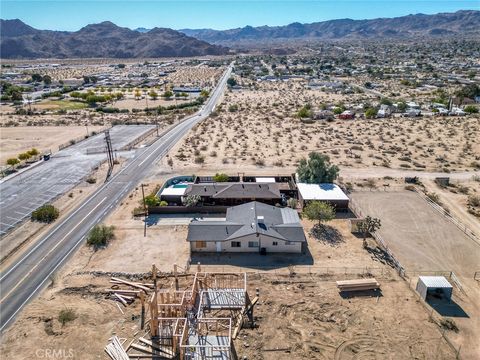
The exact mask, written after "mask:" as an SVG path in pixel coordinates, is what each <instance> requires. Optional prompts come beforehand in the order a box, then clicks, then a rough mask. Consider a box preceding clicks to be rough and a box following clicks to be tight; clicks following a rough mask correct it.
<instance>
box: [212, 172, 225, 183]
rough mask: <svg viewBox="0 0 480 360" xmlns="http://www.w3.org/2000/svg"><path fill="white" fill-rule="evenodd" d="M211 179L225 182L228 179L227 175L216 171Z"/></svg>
mask: <svg viewBox="0 0 480 360" xmlns="http://www.w3.org/2000/svg"><path fill="white" fill-rule="evenodd" d="M213 181H215V182H227V181H228V175H227V174H224V173H216V174H215V176H214V177H213Z"/></svg>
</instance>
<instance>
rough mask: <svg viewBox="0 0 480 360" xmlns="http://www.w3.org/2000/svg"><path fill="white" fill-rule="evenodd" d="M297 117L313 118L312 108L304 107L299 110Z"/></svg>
mask: <svg viewBox="0 0 480 360" xmlns="http://www.w3.org/2000/svg"><path fill="white" fill-rule="evenodd" d="M297 116H298V117H299V118H311V117H312V116H313V114H312V110H311V107H310V106H309V105H304V106H302V107H301V108H300V110H298V112H297Z"/></svg>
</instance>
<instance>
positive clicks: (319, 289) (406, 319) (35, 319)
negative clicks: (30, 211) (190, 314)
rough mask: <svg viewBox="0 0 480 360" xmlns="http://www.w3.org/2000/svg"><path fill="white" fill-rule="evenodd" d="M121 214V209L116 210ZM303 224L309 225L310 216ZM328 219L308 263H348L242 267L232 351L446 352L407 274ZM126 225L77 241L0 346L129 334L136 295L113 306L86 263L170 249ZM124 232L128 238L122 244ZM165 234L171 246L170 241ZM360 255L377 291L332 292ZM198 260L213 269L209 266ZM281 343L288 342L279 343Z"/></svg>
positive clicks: (98, 354) (329, 354)
mask: <svg viewBox="0 0 480 360" xmlns="http://www.w3.org/2000/svg"><path fill="white" fill-rule="evenodd" d="M132 201H133V199H132ZM116 218H117V219H119V220H120V218H121V216H120V215H119V214H117V213H115V214H113V215H112V216H111V217H110V218H109V221H111V220H113V219H116ZM127 218H128V216H127V215H124V219H125V220H128V219H127ZM306 226H307V230H308V227H309V226H310V225H309V223H306ZM331 226H332V228H333V229H336V230H337V231H338V233H339V235H338V238H339V239H340V240H339V241H338V242H332V241H330V242H327V241H325V240H324V239H323V240H315V239H313V238H312V237H309V240H308V241H309V246H310V247H311V256H312V257H313V258H314V263H315V264H320V265H325V266H330V265H332V266H333V265H336V266H343V267H346V268H347V269H348V270H342V271H340V272H332V271H330V272H329V273H327V272H326V271H325V268H320V267H319V268H315V269H314V273H315V271H317V272H318V274H313V275H302V274H301V273H300V272H299V273H297V274H296V275H294V276H293V277H291V276H288V275H286V274H285V272H286V273H287V274H288V270H287V269H285V268H283V270H286V271H283V275H282V274H280V273H278V272H275V271H274V272H268V273H264V272H262V273H261V274H250V275H249V276H248V280H247V281H248V290H249V292H250V293H251V294H252V296H253V294H254V293H255V289H256V288H258V289H259V290H260V301H259V303H258V305H257V307H256V310H255V316H256V324H257V326H258V327H257V328H256V329H252V330H250V329H244V330H242V331H241V332H240V335H239V337H238V338H237V340H236V341H235V347H236V349H237V353H238V354H239V355H240V356H247V358H249V359H273V358H280V359H292V358H295V359H311V358H318V359H351V358H354V356H356V355H355V354H357V356H360V355H361V356H370V358H371V357H372V356H375V358H382V359H400V358H410V357H411V356H414V357H416V358H425V359H430V358H435V359H453V358H454V357H453V354H452V351H451V349H450V348H449V347H448V346H447V344H446V343H445V341H444V340H443V339H442V338H441V333H440V331H439V328H438V326H437V325H436V323H434V322H431V321H429V318H428V313H427V312H426V311H425V309H424V308H423V307H422V305H420V304H419V303H418V301H417V298H416V296H415V295H414V293H413V292H412V291H411V290H409V289H408V285H407V283H406V282H404V281H403V280H400V279H399V278H398V277H397V275H396V274H395V272H394V271H392V270H391V268H390V267H389V266H388V265H385V264H382V263H381V262H380V261H379V260H375V259H374V256H372V255H371V254H370V253H368V252H366V251H365V250H363V249H362V245H361V240H360V239H358V238H355V237H353V236H352V235H351V234H349V233H348V230H347V229H348V225H347V220H335V221H333V222H332V223H331ZM127 227H128V223H126V224H125V228H123V229H122V230H119V231H116V234H117V236H118V237H117V238H116V239H115V240H113V242H112V244H111V245H110V246H109V247H108V248H107V249H106V250H99V251H97V252H96V253H93V252H92V250H90V249H88V248H86V247H83V248H81V249H80V251H79V252H78V253H77V254H76V256H75V257H74V258H73V259H72V260H71V261H70V262H69V263H68V264H67V265H66V267H65V268H64V269H63V270H62V271H61V272H60V273H58V274H57V275H56V276H54V278H53V281H52V284H51V285H50V286H49V288H48V289H46V290H45V291H44V292H43V293H42V294H41V296H40V297H39V298H37V299H36V300H34V301H32V303H31V304H29V305H28V306H27V307H26V308H25V310H24V311H23V312H22V313H21V314H20V315H19V317H18V320H17V322H16V323H15V325H14V326H12V327H11V328H10V329H8V330H7V331H6V333H5V334H4V337H3V341H2V344H1V347H0V349H1V351H2V354H4V356H6V357H7V358H8V357H9V356H12V354H15V356H16V357H17V358H18V357H20V358H22V357H24V356H27V357H28V358H41V351H44V350H45V349H66V350H67V351H71V352H73V353H74V354H75V355H74V357H73V358H75V359H77V358H78V359H97V358H98V359H103V358H105V355H104V354H103V347H104V346H105V345H106V343H107V340H108V338H109V337H110V336H111V335H112V334H117V335H118V336H120V337H126V338H131V337H132V336H133V334H134V333H135V332H136V331H137V330H138V318H137V319H136V320H132V315H133V316H137V315H138V314H139V311H140V309H139V303H138V301H136V302H135V303H134V304H133V305H129V306H128V307H127V308H124V309H125V310H124V311H125V314H124V315H122V314H121V313H120V311H119V310H118V309H117V308H116V305H115V303H114V302H113V301H112V300H108V299H106V298H105V293H104V292H103V291H104V290H103V289H105V288H108V287H109V283H108V280H109V275H108V274H106V276H98V275H97V276H92V275H90V273H91V271H92V270H99V271H100V270H102V271H106V270H110V271H114V270H115V271H122V272H129V271H136V272H147V271H148V270H149V269H150V263H151V262H152V260H153V262H155V263H157V264H162V263H165V264H167V263H168V262H170V261H172V260H173V259H171V252H170V250H169V249H167V248H165V247H166V246H167V245H168V243H165V244H164V246H162V247H159V248H160V250H158V252H155V250H152V252H153V253H154V254H155V255H153V254H148V253H146V252H145V251H135V250H134V247H139V248H141V249H143V250H146V251H151V250H149V249H151V248H148V249H146V248H144V246H145V244H144V243H143V244H142V243H141V236H142V234H141V231H139V229H137V230H136V232H135V233H130V235H134V237H133V238H132V237H125V240H123V235H122V234H121V233H123V232H125V231H126V230H125V229H126V228H127ZM161 229H162V232H164V233H165V231H168V229H166V227H165V226H162V227H161ZM170 230H171V229H170ZM149 231H150V233H152V232H151V230H149ZM176 234H177V235H179V236H176V237H172V239H174V238H175V239H176V241H184V235H185V234H184V233H183V234H182V233H178V232H177V233H176ZM336 238H337V237H336ZM151 240H152V239H150V241H151ZM127 242H130V243H131V244H133V245H130V247H129V246H128V245H127V244H126V243H127ZM169 244H170V247H176V246H177V245H178V244H174V243H172V242H170V243H169ZM371 245H372V246H373V243H371ZM124 247H125V249H124ZM126 248H129V249H130V250H131V251H130V252H128V251H127V250H126ZM345 255H346V256H345ZM126 258H128V261H126V260H125V259H126ZM119 259H121V260H119ZM121 261H123V264H124V266H121ZM170 263H171V262H170ZM95 264H103V265H104V266H101V267H100V265H98V266H96V265H95ZM366 265H370V266H371V268H372V270H371V272H372V273H373V275H374V276H375V277H376V278H377V279H378V280H379V281H380V282H381V284H382V291H381V294H380V296H378V294H377V293H365V294H361V296H358V297H351V298H347V297H345V298H343V297H342V296H340V294H339V293H338V290H337V289H336V287H335V281H336V280H340V279H346V278H358V277H363V276H365V268H362V267H363V266H366ZM202 267H203V269H205V270H207V271H208V270H213V267H210V266H205V265H202ZM302 268H304V269H306V268H307V267H302V266H299V267H296V268H295V269H298V271H301V269H302ZM165 269H167V267H166V265H165ZM170 270H171V269H170ZM238 270H239V269H237V271H238ZM250 271H252V269H250ZM254 272H255V271H254ZM163 281H166V284H169V283H170V281H171V280H168V279H161V282H163ZM162 286H163V285H162ZM167 286H169V285H167ZM65 308H72V309H74V311H75V313H76V315H77V318H76V319H75V320H74V321H72V322H71V323H68V324H66V325H65V326H62V325H61V324H60V323H59V321H58V319H57V317H58V313H59V311H60V310H62V309H65ZM19 338H21V339H22V341H21V342H19V341H18V339H19ZM285 348H288V351H289V352H285V350H280V351H279V350H278V349H285ZM32 349H33V350H35V352H34V353H33V354H32ZM272 350H274V351H272ZM37 351H38V353H37ZM358 354H360V355H358ZM357 358H358V357H357Z"/></svg>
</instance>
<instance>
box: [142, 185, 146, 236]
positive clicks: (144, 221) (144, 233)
mask: <svg viewBox="0 0 480 360" xmlns="http://www.w3.org/2000/svg"><path fill="white" fill-rule="evenodd" d="M143 187H144V185H143V183H142V198H143V224H144V225H143V236H144V237H146V236H147V204H146V203H145V190H144V189H143Z"/></svg>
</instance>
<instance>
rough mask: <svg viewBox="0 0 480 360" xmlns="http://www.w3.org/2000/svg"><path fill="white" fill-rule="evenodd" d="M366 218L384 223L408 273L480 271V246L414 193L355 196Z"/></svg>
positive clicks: (386, 235) (384, 232) (386, 236)
mask: <svg viewBox="0 0 480 360" xmlns="http://www.w3.org/2000/svg"><path fill="white" fill-rule="evenodd" d="M352 198H353V199H354V201H355V202H356V203H357V204H358V206H359V207H360V209H361V210H362V212H363V213H364V214H369V215H371V216H375V217H378V218H380V219H381V220H382V228H381V229H380V230H379V233H380V235H382V237H383V238H384V239H385V241H386V242H387V244H388V246H390V247H391V249H392V251H393V253H394V254H396V256H397V257H398V259H399V261H400V262H401V263H402V264H403V266H404V267H405V268H406V269H407V270H412V271H413V270H423V271H437V270H443V271H454V272H455V273H456V274H458V275H466V276H468V277H472V276H473V273H474V272H475V271H478V270H479V269H478V265H479V259H480V245H478V244H476V243H475V242H474V241H473V240H471V239H470V238H468V237H467V236H465V235H464V234H463V232H462V231H460V230H459V229H458V228H457V227H456V226H455V225H454V224H453V223H451V222H449V221H447V220H446V219H445V218H444V217H443V216H441V215H440V214H439V213H438V212H436V211H435V210H434V209H433V208H432V207H431V206H429V205H428V204H427V203H426V202H425V201H424V200H423V199H422V198H420V197H419V196H418V195H417V194H415V193H414V192H411V191H396V192H393V191H388V192H380V191H378V192H369V191H365V192H354V193H352Z"/></svg>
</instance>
